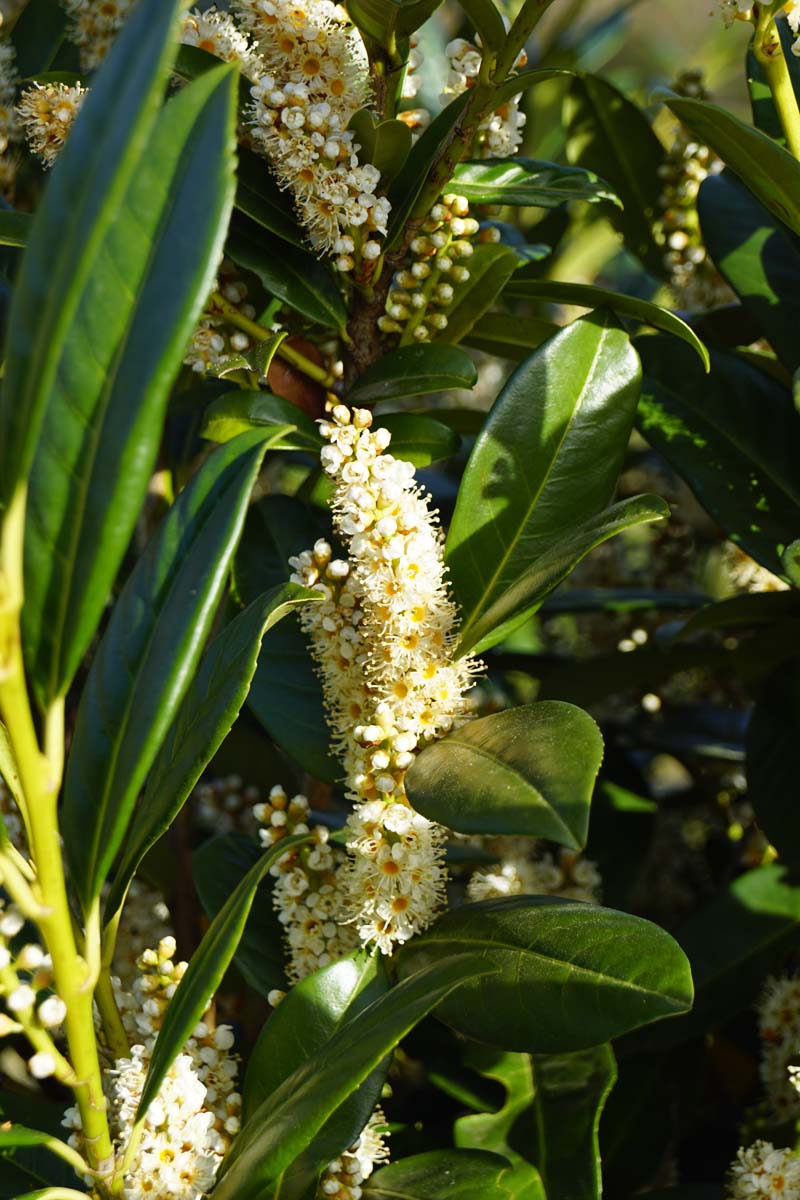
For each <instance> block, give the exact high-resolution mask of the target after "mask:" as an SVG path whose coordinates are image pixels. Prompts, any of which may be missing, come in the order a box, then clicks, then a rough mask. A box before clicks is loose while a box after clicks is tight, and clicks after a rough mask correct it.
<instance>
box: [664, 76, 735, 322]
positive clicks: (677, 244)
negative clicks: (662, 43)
mask: <svg viewBox="0 0 800 1200" xmlns="http://www.w3.org/2000/svg"><path fill="white" fill-rule="evenodd" d="M672 86H673V90H674V91H676V92H677V93H678V95H680V96H688V97H690V98H692V99H698V100H707V99H708V92H707V91H706V90H705V88H704V87H703V81H702V73H701V72H700V71H685V72H684V73H683V74H682V75H680V76H679V78H678V79H677V80H676V81H675V82H674V83H673V85H672ZM723 165H724V164H723V162H722V160H721V159H719V158H717V156H716V155H715V154H714V152H713V151H712V150H710V149H709V148H708V146H704V145H702V144H701V143H699V142H698V141H696V139H695V138H694V137H693V135H692V134H691V133H690V132H689V131H688V130H687V129H686V128H685V126H683V125H680V124H678V126H677V128H676V131H675V137H674V140H673V142H672V145H671V146H670V148H669V150H668V151H667V154H666V155H665V158H664V162H663V164H662V165H661V166H660V167H659V168H658V173H659V177H660V179H661V183H662V192H661V195H660V196H659V206H660V208H661V222H660V224H661V232H662V234H663V238H664V243H665V245H666V252H665V254H664V266H665V267H666V268H667V270H668V271H669V274H670V286H671V288H672V291H673V292H674V293H675V296H676V298H677V299H678V302H679V303H680V305H681V307H683V308H689V309H705V308H714V307H716V306H717V305H720V304H726V303H728V302H729V301H730V300H731V299H732V298H733V297H732V294H731V291H730V289H729V288H728V286H727V284H726V283H725V281H724V280H723V278H722V276H721V275H720V274H719V272H718V271H717V269H716V267H715V266H714V264H713V263H712V262H711V261H710V259H709V257H708V254H707V252H706V248H705V245H704V242H703V238H702V234H701V231H700V220H699V217H698V215H697V194H698V192H699V191H700V185H701V183H702V182H703V180H704V179H706V178H707V177H708V176H709V175H717V174H719V172H720V171H721V170H722V168H723Z"/></svg>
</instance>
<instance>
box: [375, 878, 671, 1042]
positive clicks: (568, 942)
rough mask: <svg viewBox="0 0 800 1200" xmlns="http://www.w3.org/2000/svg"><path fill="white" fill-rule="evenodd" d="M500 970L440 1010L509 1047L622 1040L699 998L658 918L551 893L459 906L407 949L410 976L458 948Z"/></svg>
mask: <svg viewBox="0 0 800 1200" xmlns="http://www.w3.org/2000/svg"><path fill="white" fill-rule="evenodd" d="M473 952H475V953H478V954H479V955H480V957H481V958H482V959H483V960H484V961H485V962H486V963H487V965H491V966H493V967H494V968H495V970H496V971H497V974H495V975H493V976H492V977H491V982H490V981H489V977H488V976H487V977H486V978H485V979H483V978H480V979H474V980H469V981H468V982H466V983H464V984H462V986H461V987H459V988H458V989H457V990H456V991H455V992H454V993H453V995H452V996H451V997H448V999H446V1000H445V1001H444V1002H443V1003H442V1004H441V1005H440V1006H439V1008H438V1010H437V1016H439V1017H440V1018H441V1020H443V1021H444V1022H445V1024H447V1025H449V1026H451V1028H453V1029H455V1030H457V1031H458V1032H459V1033H463V1034H466V1035H467V1037H474V1038H477V1039H478V1040H479V1041H484V1042H488V1043H489V1044H490V1045H494V1046H498V1045H499V1046H500V1047H501V1048H503V1049H505V1050H526V1051H530V1052H535V1053H540V1054H561V1053H563V1052H566V1051H572V1050H582V1049H584V1048H585V1047H588V1046H596V1045H598V1044H599V1043H600V1042H605V1041H608V1040H609V1039H610V1038H613V1037H618V1036H619V1035H620V1034H621V1033H626V1032H628V1031H629V1030H632V1029H636V1028H638V1027H639V1026H640V1025H646V1024H649V1023H650V1022H651V1021H657V1020H659V1019H660V1018H661V1017H667V1016H674V1015H675V1014H677V1013H682V1012H685V1011H686V1010H687V1009H688V1008H689V1006H690V1005H691V1002H692V981H691V976H690V973H689V964H688V962H687V960H686V958H685V956H684V954H683V952H682V951H681V949H680V947H679V946H678V945H677V943H676V942H675V941H673V939H672V938H671V937H670V936H669V934H667V933H665V932H664V930H663V929H659V927H658V926H657V925H652V924H651V923H650V922H649V921H643V920H641V919H640V918H639V917H633V916H630V915H629V914H628V913H622V912H617V911H615V910H614V909H610V908H598V907H597V906H595V905H593V904H584V903H582V902H581V901H578V900H559V899H556V898H555V897H551V896H513V897H510V898H507V899H503V900H486V901H483V902H482V903H480V904H468V905H465V906H464V907H463V908H458V909H451V910H450V911H449V912H447V913H445V915H444V916H443V917H440V919H439V920H438V921H437V922H436V924H435V925H434V926H432V928H431V929H429V930H428V931H427V932H426V933H423V934H421V935H420V936H419V937H416V938H414V939H413V940H412V941H410V942H408V943H407V944H406V945H405V946H404V947H403V948H402V950H401V951H400V954H399V956H398V971H399V974H400V977H401V978H404V977H405V976H406V975H408V974H409V973H410V972H412V971H418V970H419V969H420V968H421V967H424V966H425V965H427V964H428V963H430V962H434V961H435V962H439V963H444V962H447V961H448V959H449V957H450V956H451V955H453V954H456V955H460V954H465V953H473Z"/></svg>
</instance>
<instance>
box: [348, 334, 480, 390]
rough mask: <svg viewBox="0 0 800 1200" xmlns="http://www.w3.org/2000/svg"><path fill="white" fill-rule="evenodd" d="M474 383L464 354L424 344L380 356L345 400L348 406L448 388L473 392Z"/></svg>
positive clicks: (471, 366) (453, 348)
mask: <svg viewBox="0 0 800 1200" xmlns="http://www.w3.org/2000/svg"><path fill="white" fill-rule="evenodd" d="M477 382H478V372H477V369H476V367H475V364H474V362H473V361H472V359H471V358H470V357H469V355H468V354H466V353H465V352H464V351H463V350H459V349H458V348H457V347H456V346H440V345H437V344H431V343H430V342H428V343H423V344H420V345H416V346H400V347H399V348H398V349H396V350H391V351H390V352H389V353H388V354H384V355H383V356H382V357H381V358H379V359H378V361H377V362H376V363H374V364H373V365H372V366H371V367H368V368H367V370H366V371H365V372H364V374H363V375H361V376H359V378H358V379H357V380H356V382H355V383H354V384H353V386H352V388H351V389H350V391H349V393H348V397H347V400H348V403H349V404H377V403H378V402H379V401H380V400H398V399H405V397H406V396H425V395H427V394H429V393H430V392H443V391H446V390H447V389H449V388H473V387H474V386H475V384H476V383H477Z"/></svg>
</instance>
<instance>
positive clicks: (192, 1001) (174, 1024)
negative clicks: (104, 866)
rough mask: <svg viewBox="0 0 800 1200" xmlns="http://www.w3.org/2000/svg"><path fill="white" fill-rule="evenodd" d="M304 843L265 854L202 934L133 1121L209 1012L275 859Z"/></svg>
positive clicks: (291, 842)
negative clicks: (259, 891) (212, 999)
mask: <svg viewBox="0 0 800 1200" xmlns="http://www.w3.org/2000/svg"><path fill="white" fill-rule="evenodd" d="M307 841H308V837H307V836H302V837H287V838H283V839H282V840H281V841H279V842H276V843H275V845H274V846H270V847H269V849H268V850H265V851H264V852H263V854H261V855H260V856H259V859H258V862H256V863H255V864H254V865H253V866H252V867H251V868H250V870H249V871H248V872H247V874H246V875H245V877H244V879H242V880H241V881H240V883H239V886H238V887H237V888H236V890H235V891H234V892H233V894H232V895H231V896H230V897H229V898H228V901H227V903H226V904H225V906H224V907H223V908H222V909H221V910H220V912H219V913H218V914H217V915H216V917H215V918H214V920H213V921H212V922H211V925H210V926H209V928H208V929H207V930H206V933H205V934H204V936H203V940H202V941H201V943H200V945H199V946H198V947H197V949H196V950H195V952H194V954H193V955H192V959H191V962H190V963H189V966H188V968H187V970H186V974H185V975H184V976H183V978H182V979H181V981H180V983H179V984H178V986H177V988H176V990H175V994H174V996H173V997H172V999H171V1000H170V1002H169V1005H168V1007H167V1011H166V1014H165V1016H164V1024H163V1025H162V1026H161V1029H160V1030H159V1034H158V1037H157V1038H156V1042H155V1045H154V1047H153V1055H152V1058H151V1059H150V1065H149V1067H148V1069H147V1076H146V1078H145V1081H144V1086H143V1087H142V1096H141V1099H140V1101H139V1107H138V1110H137V1114H136V1115H137V1119H139V1118H141V1116H142V1115H143V1114H144V1113H146V1112H147V1109H148V1108H149V1106H150V1105H151V1104H152V1102H153V1100H155V1098H156V1096H157V1095H158V1090H159V1088H160V1087H161V1084H162V1083H163V1082H164V1079H165V1077H166V1074H167V1071H168V1070H169V1069H170V1066H171V1065H172V1063H173V1061H174V1060H175V1058H177V1056H178V1055H179V1054H180V1053H181V1051H182V1050H183V1047H184V1046H185V1045H186V1043H187V1041H188V1040H189V1038H190V1037H191V1034H192V1030H193V1029H194V1027H195V1025H196V1024H197V1022H198V1021H199V1020H200V1018H201V1017H202V1015H203V1013H204V1012H205V1010H206V1008H207V1007H208V1002H209V999H211V998H212V997H213V996H214V993H215V992H216V990H217V988H218V987H219V985H220V983H221V982H222V977H223V976H224V974H225V972H226V971H227V969H228V967H229V966H230V964H231V961H232V959H233V956H234V954H235V952H236V947H237V946H238V945H239V939H240V938H241V936H242V933H243V932H244V927H245V923H246V921H247V917H248V914H249V912H250V908H251V906H252V904H253V900H254V899H255V896H256V892H257V891H258V885H259V884H260V883H261V880H262V879H263V878H264V876H265V875H266V874H267V872H268V871H269V869H270V867H271V866H272V864H273V863H274V862H276V861H277V859H279V858H282V857H283V855H284V854H288V853H289V852H290V851H292V850H293V849H294V848H295V847H296V846H301V845H303V844H304V843H305V842H307Z"/></svg>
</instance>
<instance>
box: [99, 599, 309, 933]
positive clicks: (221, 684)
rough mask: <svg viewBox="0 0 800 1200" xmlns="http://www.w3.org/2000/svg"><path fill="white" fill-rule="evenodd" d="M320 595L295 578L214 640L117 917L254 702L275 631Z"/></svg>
mask: <svg viewBox="0 0 800 1200" xmlns="http://www.w3.org/2000/svg"><path fill="white" fill-rule="evenodd" d="M314 598H315V593H314V592H310V591H307V590H306V589H305V588H301V587H298V586H297V585H296V584H293V583H287V584H284V585H283V586H282V587H277V588H274V589H273V590H272V591H271V592H267V593H266V595H264V596H261V597H260V598H259V599H258V600H254V601H253V603H252V604H251V605H250V606H249V607H248V608H246V609H245V610H244V612H242V613H239V615H238V616H236V617H234V618H233V620H232V621H231V622H230V624H229V625H227V626H226V627H225V628H224V629H223V631H222V633H220V634H219V635H218V636H217V637H216V638H215V639H214V641H213V642H212V643H211V646H210V647H209V649H208V651H207V652H206V654H205V655H204V657H203V660H202V662H201V663H200V666H199V668H198V670H197V674H196V675H195V677H194V679H193V680H192V682H191V684H190V686H189V690H188V691H187V693H186V696H185V697H184V699H183V702H182V704H181V706H180V709H179V710H178V714H177V716H176V718H175V720H174V721H173V723H172V727H171V729H170V731H169V733H168V734H167V737H166V738H165V740H164V741H163V742H162V744H161V747H160V749H159V751H158V754H157V755H156V759H155V762H154V763H153V766H152V768H151V770H150V774H149V775H148V778H147V786H146V788H145V792H144V795H143V797H142V799H141V801H140V803H139V806H138V808H137V810H136V816H135V817H134V819H133V822H132V824H131V827H130V830H129V831H128V834H127V836H126V838H125V848H124V853H123V856H122V861H121V862H120V863H119V865H118V867H117V869H116V871H115V873H114V883H113V885H112V888H111V893H110V895H109V897H108V900H107V901H106V913H107V914H108V916H109V917H111V916H113V915H114V913H115V912H116V910H117V909H118V908H119V906H120V904H121V903H122V901H123V899H124V896H125V892H126V890H127V888H128V884H129V883H130V881H131V879H132V878H133V876H134V873H135V872H136V870H137V868H138V866H139V863H140V862H141V861H142V859H143V858H144V856H145V854H146V853H147V851H148V850H149V849H150V847H151V846H154V845H155V843H156V842H157V841H158V839H159V838H160V837H161V836H162V834H164V833H166V831H167V830H168V829H169V827H170V825H171V824H172V822H173V821H174V820H175V818H176V817H177V815H178V813H179V812H180V810H181V809H182V808H183V805H184V803H185V802H186V798H187V797H188V796H189V794H190V793H191V791H192V789H193V788H194V786H195V784H196V783H197V781H198V779H199V778H200V776H201V775H202V773H203V771H204V770H205V768H206V766H207V765H208V763H209V762H210V761H211V759H212V758H213V757H214V755H215V754H216V752H217V750H218V749H219V747H220V746H221V745H222V742H223V740H224V738H225V736H226V735H227V734H228V732H229V731H230V728H231V726H232V725H233V722H234V721H235V720H236V718H237V716H238V715H239V711H240V709H241V707H242V705H243V704H244V702H245V700H246V699H247V693H248V692H249V690H250V682H251V680H252V678H253V675H254V673H255V669H256V663H257V661H258V654H259V650H260V649H261V639H262V638H263V636H264V634H265V633H266V632H267V630H268V629H271V628H272V627H273V625H277V623H278V622H279V621H280V620H281V619H282V618H283V617H285V616H287V614H288V613H290V612H292V611H293V609H295V608H297V606H298V605H300V604H306V603H308V602H309V601H313V599H314Z"/></svg>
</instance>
